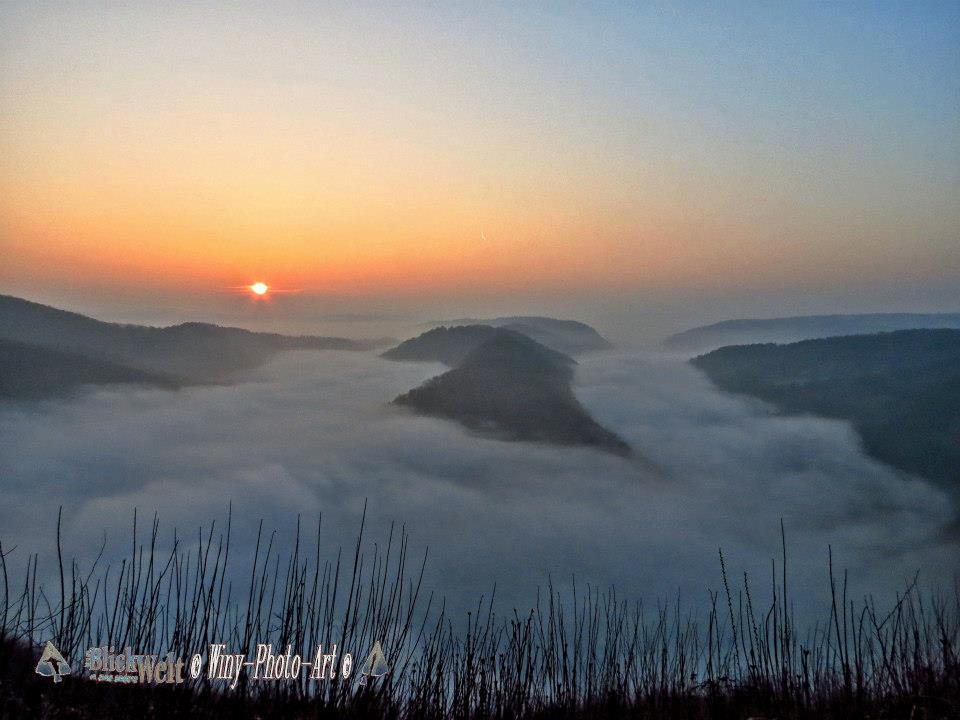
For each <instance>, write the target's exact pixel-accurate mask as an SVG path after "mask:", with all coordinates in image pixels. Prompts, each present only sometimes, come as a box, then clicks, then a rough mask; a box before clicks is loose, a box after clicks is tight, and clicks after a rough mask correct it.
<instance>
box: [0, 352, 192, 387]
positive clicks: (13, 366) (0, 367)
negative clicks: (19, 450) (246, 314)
mask: <svg viewBox="0 0 960 720" xmlns="http://www.w3.org/2000/svg"><path fill="white" fill-rule="evenodd" d="M111 384H125V385H131V384H132V385H150V386H154V387H165V388H176V387H179V386H180V382H178V381H177V380H176V379H175V378H170V377H166V376H163V375H160V374H159V373H150V372H146V371H144V370H137V369H134V368H129V367H124V366H123V365H117V364H115V363H111V362H107V361H104V360H92V359H90V358H87V357H84V356H83V355H78V354H76V353H67V352H60V351H58V350H50V349H48V348H43V347H36V346H33V345H24V344H23V343H16V342H9V341H7V340H2V339H0V399H3V398H7V399H23V400H39V399H42V398H51V397H62V396H64V395H67V394H69V393H71V392H73V391H75V390H76V389H77V388H79V387H82V386H84V385H111Z"/></svg>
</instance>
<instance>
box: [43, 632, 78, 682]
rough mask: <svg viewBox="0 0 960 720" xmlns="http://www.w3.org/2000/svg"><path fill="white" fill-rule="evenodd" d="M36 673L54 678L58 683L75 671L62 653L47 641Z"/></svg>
mask: <svg viewBox="0 0 960 720" xmlns="http://www.w3.org/2000/svg"><path fill="white" fill-rule="evenodd" d="M36 672H37V675H43V676H45V677H50V676H53V681H54V682H55V683H58V682H60V681H61V680H63V676H64V675H69V674H70V673H72V672H73V670H72V669H71V668H70V663H68V662H67V661H66V659H65V658H64V657H63V655H61V654H60V651H59V650H57V648H55V647H54V646H53V643H52V642H50V641H49V640H47V644H46V645H44V646H43V653H42V654H41V655H40V661H39V662H38V663H37V670H36Z"/></svg>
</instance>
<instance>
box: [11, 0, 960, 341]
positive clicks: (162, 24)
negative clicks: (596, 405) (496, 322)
mask: <svg viewBox="0 0 960 720" xmlns="http://www.w3.org/2000/svg"><path fill="white" fill-rule="evenodd" d="M0 258H2V262H0V292H4V293H10V294H17V295H22V296H26V297H30V298H31V299H37V300H41V301H49V302H55V303H59V304H69V305H70V306H71V307H75V308H76V309H80V310H85V311H87V310H88V311H98V312H99V314H101V315H106V316H107V317H108V318H109V319H128V318H136V319H141V318H147V319H149V318H151V317H163V318H170V319H173V318H174V317H176V318H183V317H185V316H190V317H194V316H197V315H200V314H203V313H204V312H206V313H213V314H215V315H216V316H218V317H230V318H234V319H236V320H237V321H238V322H239V323H241V324H247V325H255V324H258V323H259V324H264V323H267V324H269V323H270V322H279V321H280V320H286V321H291V320H294V319H300V320H302V321H303V322H306V323H308V324H309V322H310V319H311V318H314V317H315V316H317V315H318V314H320V313H323V312H326V313H335V314H340V315H343V314H351V313H353V314H357V315H358V316H360V315H363V316H380V315H382V314H384V313H387V314H389V313H398V314H401V315H403V317H405V318H412V317H416V318H417V319H436V317H437V316H438V315H440V316H443V314H444V313H453V314H455V315H475V314H481V313H482V312H483V311H486V310H490V311H491V312H508V311H538V312H545V313H547V314H568V315H574V316H577V315H579V316H580V317H581V319H587V320H592V319H595V317H594V316H601V317H603V316H605V315H608V316H610V317H611V318H613V317H615V316H616V317H617V318H619V319H618V320H617V321H616V322H617V323H619V325H618V327H619V326H623V325H625V324H629V323H630V322H636V318H637V313H638V312H646V313H648V314H649V313H656V312H661V313H664V314H665V316H669V317H670V318H679V317H681V316H682V317H684V318H688V317H689V319H690V320H691V321H692V320H693V319H694V318H698V319H704V320H719V319H723V318H722V317H713V316H711V313H714V314H715V313H720V312H726V313H737V312H743V313H747V314H752V315H758V314H760V315H770V314H777V313H778V312H798V311H804V310H810V311H847V310H855V311H861V310H862V311H868V310H877V311H883V310H954V311H955V310H958V309H960V305H958V301H957V300H956V298H957V297H960V292H958V290H960V4H957V3H955V2H945V3H926V2H914V3H886V2H871V3H859V2H845V3H826V2H816V3H813V2H811V3H803V2H800V3H762V2H756V3H751V2H723V3H716V4H711V5H710V6H709V7H702V6H700V5H699V4H695V3H660V2H637V3H622V4H621V3H590V4H589V5H588V4H583V5H574V4H567V3H553V4H549V6H547V7H543V6H540V5H537V4H532V3H530V4H522V5H519V4H517V5H515V4H496V3H481V4H476V3H473V4H459V3H440V4H426V3H424V4H416V6H413V4H410V6H408V7H393V8H384V7H377V6H376V4H374V3H343V4H329V3H294V2H277V3H247V2H237V3H230V4H223V3H220V4H212V3H211V4H208V3H189V4H188V3H179V4H161V3H99V4H98V3H86V2H84V3H66V2H65V3H45V2H24V3H21V2H13V1H10V2H4V3H3V4H2V5H0ZM254 281H263V282H266V283H268V284H269V285H271V287H272V288H274V289H275V290H276V291H278V292H276V293H275V295H274V297H275V298H276V300H277V302H278V303H279V305H277V306H274V310H273V315H270V314H267V315H266V317H264V316H263V315H264V313H263V306H262V305H258V304H255V303H251V302H250V299H249V298H248V297H246V296H245V295H246V293H244V291H242V290H241V291H239V292H238V291H237V288H242V287H244V286H246V285H248V284H249V283H252V282H254ZM293 296H296V297H295V298H294V297H293ZM284 302H286V303H287V304H286V305H284V304H283V303H284ZM278 308H279V309H278ZM690 308H698V309H697V310H696V311H691V310H690ZM551 311H554V312H551ZM584 315H586V316H587V317H584ZM274 316H276V317H274ZM304 318H306V320H304ZM609 322H610V323H614V320H610V321H609ZM600 324H601V326H602V324H603V323H602V322H601V323H600ZM675 329H680V328H675ZM371 331H372V328H371Z"/></svg>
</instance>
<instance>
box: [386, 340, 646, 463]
mask: <svg viewBox="0 0 960 720" xmlns="http://www.w3.org/2000/svg"><path fill="white" fill-rule="evenodd" d="M474 327H476V326H474ZM449 334H450V331H447V332H446V333H445V334H444V335H445V336H447V335H449ZM575 365H576V363H575V361H574V360H573V359H572V358H570V357H568V356H567V355H564V354H563V353H560V352H557V351H556V350H551V349H550V348H548V347H545V346H543V345H541V344H540V343H538V342H537V341H535V340H532V339H531V338H529V337H527V336H526V335H522V334H520V333H518V332H514V331H512V330H506V329H503V328H497V329H493V334H492V335H490V336H489V337H488V338H487V339H486V340H485V341H484V342H482V343H480V344H479V345H478V346H477V347H475V348H474V349H473V350H472V351H470V352H469V353H468V354H467V355H466V357H465V358H464V359H463V361H462V362H461V363H460V364H459V365H458V366H457V367H455V368H454V369H452V370H450V371H448V372H446V373H444V374H443V375H440V376H438V377H435V378H432V379H431V380H428V381H427V382H426V383H424V384H423V385H421V386H420V387H418V388H415V389H413V390H411V391H410V392H408V393H406V394H404V395H401V396H400V397H398V398H397V399H396V400H394V402H395V403H396V404H398V405H403V406H407V407H410V408H412V409H414V410H416V411H417V412H419V413H423V414H425V415H433V416H437V417H443V418H449V419H451V420H456V421H457V422H460V423H461V424H463V425H465V426H466V427H468V428H470V429H471V430H474V431H476V432H480V433H484V434H486V435H490V436H493V437H498V438H501V439H505V440H523V441H540V442H549V443H555V444H559V445H586V446H590V447H596V448H599V449H601V450H606V451H608V452H613V453H616V454H618V455H629V454H630V446H629V445H627V443H626V442H624V441H623V440H622V439H620V438H619V437H618V436H617V435H615V434H614V433H612V432H611V431H609V430H607V429H606V428H604V427H603V426H601V425H600V424H599V423H597V422H596V421H595V420H594V419H593V418H592V417H590V414H589V413H588V412H587V411H586V410H585V409H584V407H583V406H582V405H581V404H580V402H579V401H578V400H577V398H576V397H575V396H574V394H573V390H572V389H571V386H570V384H571V382H572V380H573V368H574V366H575Z"/></svg>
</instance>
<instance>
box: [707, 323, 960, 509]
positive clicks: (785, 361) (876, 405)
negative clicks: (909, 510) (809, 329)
mask: <svg viewBox="0 0 960 720" xmlns="http://www.w3.org/2000/svg"><path fill="white" fill-rule="evenodd" d="M692 362H693V364H694V365H696V366H697V367H699V368H701V369H702V370H703V371H704V372H706V373H707V375H708V377H709V378H710V379H711V380H712V381H713V382H714V383H716V384H717V386H718V387H720V388H721V389H723V390H727V391H730V392H736V393H743V394H748V395H751V396H754V397H758V398H761V399H763V400H766V401H767V402H770V403H773V404H774V405H776V406H777V407H778V408H780V409H781V410H782V411H784V412H788V413H812V414H816V415H822V416H824V417H830V418H841V419H844V420H850V421H851V422H852V423H853V425H854V427H855V428H856V429H857V431H858V432H859V433H860V435H861V437H862V438H863V444H864V449H865V450H866V451H867V452H868V453H869V454H870V455H872V456H873V457H875V458H877V459H879V460H882V461H883V462H886V463H889V464H891V465H893V466H895V467H898V468H900V469H902V470H906V471H907V472H911V473H916V474H917V475H921V476H923V477H927V478H930V479H932V480H936V481H939V482H941V483H944V484H945V485H946V486H947V487H950V488H951V489H954V490H956V489H957V488H958V487H960V485H958V482H960V330H901V331H898V332H892V333H880V334H876V335H851V336H847V337H834V338H824V339H820V340H805V341H803V342H799V343H794V344H791V345H769V344H765V345H746V346H735V347H725V348H720V349H719V350H715V351H713V352H711V353H709V354H707V355H703V356H700V357H697V358H694V359H693V360H692Z"/></svg>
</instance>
